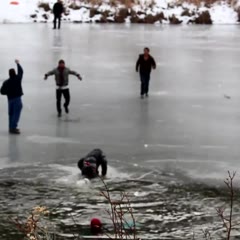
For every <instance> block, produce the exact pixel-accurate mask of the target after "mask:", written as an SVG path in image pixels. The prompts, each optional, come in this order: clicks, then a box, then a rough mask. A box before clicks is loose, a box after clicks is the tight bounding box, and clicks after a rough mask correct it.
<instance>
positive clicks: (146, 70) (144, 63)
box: [136, 47, 156, 98]
mask: <svg viewBox="0 0 240 240" xmlns="http://www.w3.org/2000/svg"><path fill="white" fill-rule="evenodd" d="M149 52H150V50H149V48H147V47H146V48H144V53H143V54H140V55H139V58H138V60H137V63H136V71H137V72H140V81H141V98H144V95H145V96H146V97H148V90H149V81H150V74H151V71H152V69H156V62H155V60H154V58H153V57H152V56H151V55H150V54H149ZM139 68H140V71H139Z"/></svg>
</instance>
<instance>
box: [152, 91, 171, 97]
mask: <svg viewBox="0 0 240 240" xmlns="http://www.w3.org/2000/svg"><path fill="white" fill-rule="evenodd" d="M155 94H156V95H158V96H166V95H169V92H167V91H159V92H155Z"/></svg>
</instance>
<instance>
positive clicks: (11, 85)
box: [1, 64, 23, 100]
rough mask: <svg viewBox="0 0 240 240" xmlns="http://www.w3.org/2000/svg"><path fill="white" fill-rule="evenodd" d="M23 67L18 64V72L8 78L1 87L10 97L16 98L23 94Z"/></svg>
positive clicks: (3, 92) (2, 91)
mask: <svg viewBox="0 0 240 240" xmlns="http://www.w3.org/2000/svg"><path fill="white" fill-rule="evenodd" d="M22 77H23V69H22V67H21V65H20V64H17V74H16V75H15V76H11V77H10V78H9V79H8V80H6V81H5V82H4V83H3V85H2V87H1V94H2V95H7V97H8V99H9V100H10V99H14V98H18V97H21V96H22V95H23V90H22Z"/></svg>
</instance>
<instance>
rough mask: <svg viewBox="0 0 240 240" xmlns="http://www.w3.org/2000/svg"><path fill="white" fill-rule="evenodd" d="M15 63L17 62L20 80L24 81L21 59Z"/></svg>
mask: <svg viewBox="0 0 240 240" xmlns="http://www.w3.org/2000/svg"><path fill="white" fill-rule="evenodd" d="M15 63H16V64H17V76H18V79H19V80H20V81H22V77H23V68H22V67H21V65H20V64H19V60H15Z"/></svg>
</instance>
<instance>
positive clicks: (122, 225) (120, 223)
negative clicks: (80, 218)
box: [101, 181, 139, 240]
mask: <svg viewBox="0 0 240 240" xmlns="http://www.w3.org/2000/svg"><path fill="white" fill-rule="evenodd" d="M103 184H104V188H105V190H104V191H102V192H101V195H102V196H103V197H104V198H105V199H106V200H107V202H108V203H109V206H110V210H106V211H107V213H108V215H109V217H110V220H111V221H112V224H113V228H114V238H111V237H110V236H108V237H109V239H134V240H136V239H139V238H137V229H136V221H135V217H134V213H133V208H132V206H131V202H130V199H129V196H128V194H127V193H125V192H120V193H119V196H118V198H117V199H116V198H113V197H112V196H111V193H110V191H109V189H108V186H107V185H106V183H105V182H104V181H103ZM129 216H130V221H131V222H132V223H133V224H130V222H129V220H128V218H129Z"/></svg>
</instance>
